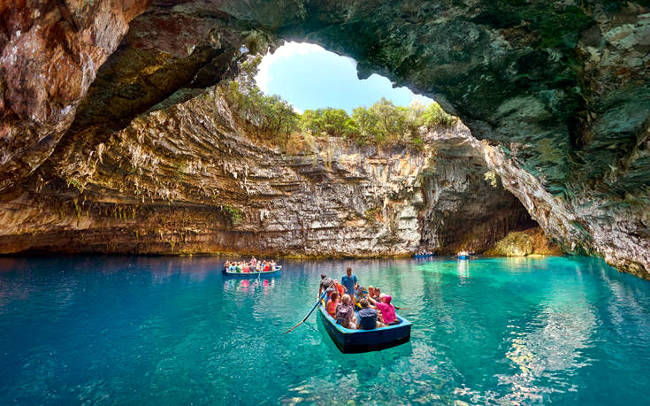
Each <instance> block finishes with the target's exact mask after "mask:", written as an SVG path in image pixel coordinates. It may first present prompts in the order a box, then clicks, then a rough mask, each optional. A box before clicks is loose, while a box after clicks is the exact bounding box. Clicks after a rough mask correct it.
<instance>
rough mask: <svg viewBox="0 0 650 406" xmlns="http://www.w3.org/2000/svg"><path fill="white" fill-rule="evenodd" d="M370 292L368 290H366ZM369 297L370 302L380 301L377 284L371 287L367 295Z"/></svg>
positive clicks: (379, 290)
mask: <svg viewBox="0 0 650 406" xmlns="http://www.w3.org/2000/svg"><path fill="white" fill-rule="evenodd" d="M368 292H370V290H368ZM369 299H370V300H371V301H372V303H373V304H374V303H376V302H381V289H380V288H379V286H377V287H375V288H373V289H372V293H371V294H370V295H369Z"/></svg>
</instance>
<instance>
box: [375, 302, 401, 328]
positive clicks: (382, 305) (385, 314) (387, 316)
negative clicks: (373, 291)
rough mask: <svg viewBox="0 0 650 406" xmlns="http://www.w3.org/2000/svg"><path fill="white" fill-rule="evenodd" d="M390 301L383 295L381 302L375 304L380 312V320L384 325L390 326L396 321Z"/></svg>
mask: <svg viewBox="0 0 650 406" xmlns="http://www.w3.org/2000/svg"><path fill="white" fill-rule="evenodd" d="M391 300H392V297H391V296H389V295H384V296H383V297H382V298H381V301H380V302H377V309H378V310H379V311H380V312H381V319H382V322H383V323H384V324H391V323H393V322H395V321H397V315H396V314H395V306H393V305H392V304H391V303H390V301H391Z"/></svg>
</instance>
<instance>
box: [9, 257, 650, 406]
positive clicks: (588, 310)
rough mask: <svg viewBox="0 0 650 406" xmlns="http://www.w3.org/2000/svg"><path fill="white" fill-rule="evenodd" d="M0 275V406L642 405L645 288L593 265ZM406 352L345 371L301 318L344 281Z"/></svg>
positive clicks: (12, 261)
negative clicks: (402, 320)
mask: <svg viewBox="0 0 650 406" xmlns="http://www.w3.org/2000/svg"><path fill="white" fill-rule="evenodd" d="M283 262H284V265H285V270H284V271H283V273H282V275H281V276H280V277H274V278H263V279H261V280H259V281H257V280H251V281H242V280H238V279H230V278H228V277H224V276H223V275H222V274H221V272H220V267H221V263H222V262H221V261H220V260H219V259H218V258H152V257H59V258H31V259H21V258H0V404H2V405H6V404H62V405H69V404H137V405H161V404H165V405H166V404H195V405H202V404H250V405H256V404H281V403H295V402H300V401H303V402H307V403H330V404H336V403H346V402H348V401H354V402H355V403H356V404H367V403H372V402H375V403H378V404H381V403H386V402H392V403H393V404H402V403H410V404H418V403H423V404H452V403H454V402H455V401H464V402H467V403H471V404H486V403H487V404H512V403H516V402H519V403H522V404H531V403H532V404H534V403H556V404H557V403H559V404H575V403H580V404H584V405H587V404H642V403H645V404H647V399H648V393H649V392H650V378H649V377H650V282H647V281H643V280H640V279H637V278H635V277H632V276H630V275H625V274H619V273H618V272H616V271H615V270H613V269H612V268H610V267H608V266H607V265H605V264H604V263H603V262H602V261H600V260H596V259H588V258H542V259H480V260H476V261H471V262H458V261H455V260H453V261H452V260H434V261H428V262H424V261H419V262H416V261H415V260H399V261H397V260H396V261H392V260H377V261H311V262H309V261H308V262H291V261H283ZM348 265H350V266H352V267H353V269H354V272H355V273H356V274H357V276H358V277H359V279H360V281H361V282H362V283H364V284H367V283H371V284H374V285H378V286H381V287H382V288H383V291H384V292H387V293H390V294H392V295H393V297H394V299H393V302H394V303H395V304H397V305H398V306H402V307H407V308H409V309H410V310H405V311H402V312H401V314H402V315H404V316H406V317H407V318H409V319H410V320H411V321H412V322H413V330H412V336H411V342H410V343H409V344H406V345H402V346H400V347H396V348H392V349H388V350H384V351H381V352H374V353H366V354H347V355H343V354H341V353H340V352H339V351H338V349H337V348H336V346H335V345H334V344H333V342H332V341H331V339H330V338H329V336H328V335H327V333H326V332H325V330H324V327H323V326H322V324H321V322H320V320H319V319H318V317H315V316H316V313H314V315H313V316H312V318H311V319H310V320H309V321H308V323H306V324H305V325H303V326H301V327H299V328H298V329H296V330H295V331H294V332H293V333H291V334H289V335H285V334H283V331H285V330H287V329H288V328H289V327H291V326H292V325H294V324H295V323H296V322H297V321H298V320H300V319H301V318H302V317H303V316H304V315H305V314H306V312H307V311H308V310H309V309H310V308H311V306H312V303H314V301H315V297H316V294H317V289H318V281H319V276H318V275H319V274H320V273H321V272H323V271H324V272H326V273H328V274H333V275H336V276H339V277H340V275H342V274H343V270H344V269H345V267H346V266H348Z"/></svg>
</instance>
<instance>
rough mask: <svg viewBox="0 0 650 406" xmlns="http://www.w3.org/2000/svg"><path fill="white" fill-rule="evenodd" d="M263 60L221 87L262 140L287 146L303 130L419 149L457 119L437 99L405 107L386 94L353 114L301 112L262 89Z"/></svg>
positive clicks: (245, 66)
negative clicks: (429, 133) (258, 77)
mask: <svg viewBox="0 0 650 406" xmlns="http://www.w3.org/2000/svg"><path fill="white" fill-rule="evenodd" d="M260 61H261V57H259V56H257V57H254V58H250V59H249V60H247V61H245V62H243V63H242V64H241V66H240V74H239V76H238V77H237V78H236V79H235V80H232V81H230V82H229V83H228V84H227V85H225V86H223V87H222V88H221V89H222V92H223V95H224V96H225V99H226V101H227V102H228V104H229V105H230V107H231V109H232V111H233V113H234V114H235V115H236V118H237V119H238V120H239V122H240V124H242V125H243V126H244V127H246V129H247V130H248V132H249V133H250V134H251V135H254V136H256V137H257V138H259V139H263V140H268V141H271V142H274V143H277V144H281V145H285V146H286V144H287V143H288V142H289V140H290V139H295V138H296V137H295V136H294V137H292V135H295V134H296V133H297V132H300V133H301V134H302V135H303V136H304V135H307V136H311V137H315V138H319V137H327V136H329V137H340V138H345V139H348V140H351V141H354V142H355V143H357V144H358V145H377V146H390V145H408V146H412V147H415V148H418V149H419V148H422V147H423V146H424V142H423V140H422V137H421V135H422V133H423V132H426V131H430V130H432V129H435V128H436V127H440V126H442V127H452V126H454V125H455V124H456V122H457V118H456V117H454V116H452V115H449V114H447V113H445V112H444V111H443V110H442V108H441V107H440V105H438V104H437V103H432V104H430V105H429V106H424V105H423V104H419V103H413V104H412V105H411V106H410V107H402V106H395V105H394V104H393V103H392V102H391V101H389V100H386V99H385V98H382V99H381V100H379V101H378V102H376V103H375V104H373V105H372V106H370V107H368V108H366V107H357V108H356V109H354V111H353V112H352V114H351V115H349V114H348V113H347V112H346V111H345V110H342V109H336V108H331V107H328V108H323V109H317V110H305V112H304V113H302V114H298V113H296V112H295V111H294V110H293V108H292V107H291V105H290V104H289V103H288V102H286V101H285V100H283V99H281V98H280V97H279V96H266V95H264V94H263V93H262V91H261V90H260V89H259V88H258V87H257V85H256V84H255V75H256V74H257V70H258V65H259V63H260ZM303 138H304V137H303ZM305 144H309V143H308V142H307V143H305Z"/></svg>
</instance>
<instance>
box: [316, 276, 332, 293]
mask: <svg viewBox="0 0 650 406" xmlns="http://www.w3.org/2000/svg"><path fill="white" fill-rule="evenodd" d="M333 286H334V281H333V280H332V278H329V277H328V276H327V275H325V274H324V273H322V274H320V287H319V288H318V297H320V295H322V294H323V292H327V289H329V288H331V287H333Z"/></svg>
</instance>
